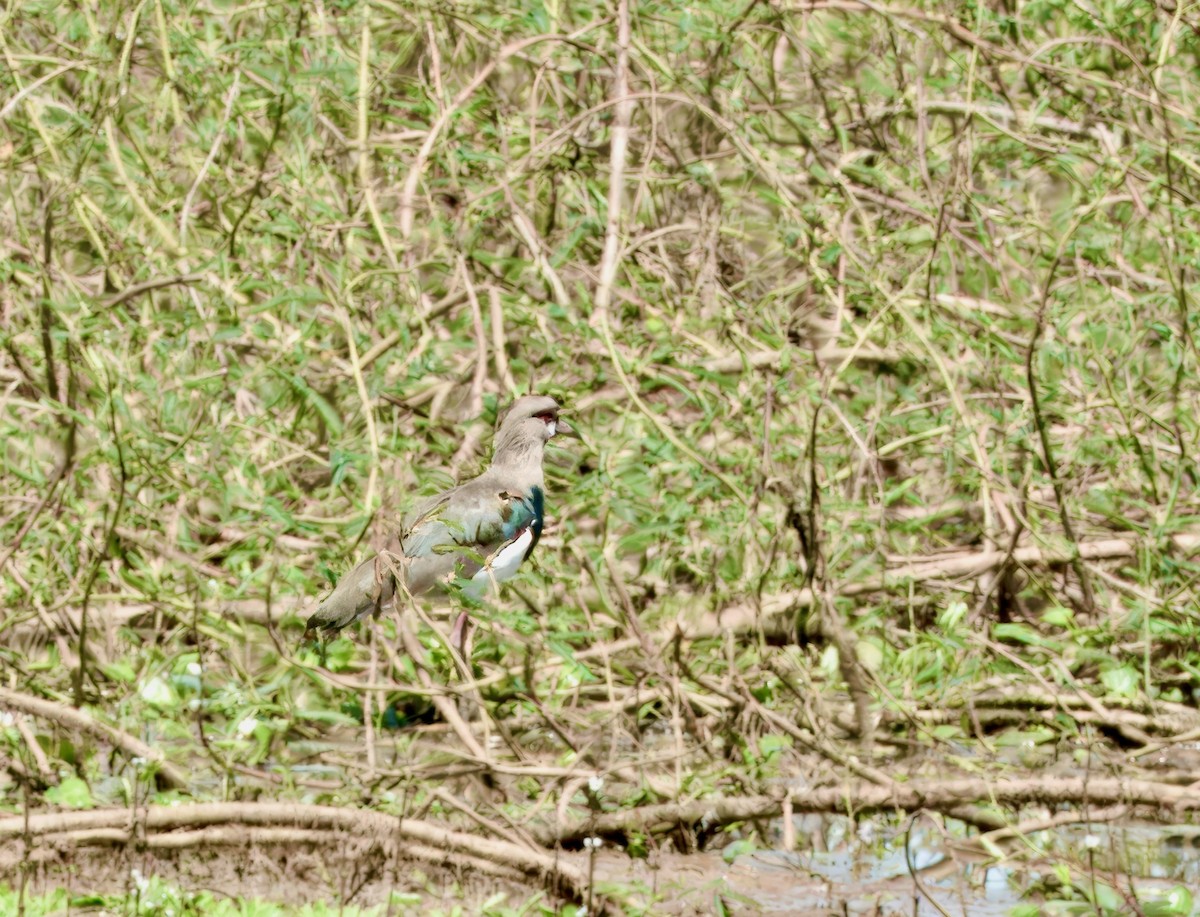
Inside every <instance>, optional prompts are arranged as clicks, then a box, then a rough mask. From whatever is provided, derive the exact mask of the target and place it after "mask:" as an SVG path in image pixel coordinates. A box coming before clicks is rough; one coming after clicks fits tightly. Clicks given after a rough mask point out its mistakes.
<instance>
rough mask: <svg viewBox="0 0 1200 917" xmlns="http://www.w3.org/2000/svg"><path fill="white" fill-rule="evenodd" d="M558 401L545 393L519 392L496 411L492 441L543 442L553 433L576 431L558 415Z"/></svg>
mask: <svg viewBox="0 0 1200 917" xmlns="http://www.w3.org/2000/svg"><path fill="white" fill-rule="evenodd" d="M559 410H560V408H559V404H558V402H557V401H555V400H554V399H553V398H550V397H548V396H546V395H523V396H522V397H520V398H518V399H517V400H516V401H514V402H513V403H512V404H511V405H509V407H508V409H507V410H506V411H504V412H503V413H502V414H501V415H500V429H499V431H498V432H497V434H496V441H497V443H500V442H502V441H504V442H511V441H522V440H523V441H526V442H529V441H534V442H543V443H544V442H547V441H548V440H550V439H551V438H552V437H554V436H571V437H574V438H575V439H578V438H579V434H578V433H577V432H576V431H575V430H574V428H573V427H571V426H570V425H569V424H568V423H567V422H566V421H565V420H563V419H562V418H561V417H560V416H559Z"/></svg>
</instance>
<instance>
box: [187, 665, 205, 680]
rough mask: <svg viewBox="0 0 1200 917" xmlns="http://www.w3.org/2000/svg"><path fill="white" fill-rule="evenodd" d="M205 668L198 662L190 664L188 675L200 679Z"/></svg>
mask: <svg viewBox="0 0 1200 917" xmlns="http://www.w3.org/2000/svg"><path fill="white" fill-rule="evenodd" d="M203 672H204V668H203V667H202V666H201V665H200V663H198V662H189V663H188V664H187V673H188V674H189V675H193V676H195V677H196V678H199V677H200V675H201V674H203Z"/></svg>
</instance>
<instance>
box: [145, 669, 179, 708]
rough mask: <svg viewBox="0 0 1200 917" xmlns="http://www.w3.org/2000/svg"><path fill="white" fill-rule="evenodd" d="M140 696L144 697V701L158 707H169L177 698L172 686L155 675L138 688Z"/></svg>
mask: <svg viewBox="0 0 1200 917" xmlns="http://www.w3.org/2000/svg"><path fill="white" fill-rule="evenodd" d="M138 694H140V695H142V700H144V701H146V703H148V704H154V705H155V706H156V707H166V706H169V705H170V703H171V701H172V700H174V698H175V692H174V691H172V690H171V686H170V685H169V684H167V683H166V682H165V681H163V680H162V678H160V677H159V676H157V675H155V676H154V677H153V678H150V679H148V680H146V681H144V682H142V685H141V687H140V688H138Z"/></svg>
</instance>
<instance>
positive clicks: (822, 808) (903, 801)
mask: <svg viewBox="0 0 1200 917" xmlns="http://www.w3.org/2000/svg"><path fill="white" fill-rule="evenodd" d="M784 798H785V797H783V796H782V795H781V796H738V797H724V798H720V799H695V800H691V801H690V802H682V803H663V804H661V805H652V806H642V807H641V808H637V809H630V810H626V811H620V812H605V813H600V814H596V815H592V816H589V817H586V818H579V819H576V820H575V821H573V822H569V823H567V824H564V825H562V826H545V827H543V828H540V829H537V830H535V831H534V832H533V833H534V836H535V837H537V838H538V840H539V841H541V842H542V843H543V844H546V845H549V844H552V843H556V842H557V843H570V842H578V841H581V840H582V839H583V838H586V837H592V836H599V837H615V838H625V837H628V836H629V835H631V834H633V833H635V832H637V833H645V834H663V833H667V832H670V831H674V830H676V829H678V828H695V827H701V828H704V829H712V828H716V827H719V826H722V825H728V824H732V823H734V822H740V821H747V820H750V819H756V818H776V817H778V816H780V815H781V814H782V812H783V803H784ZM789 798H790V801H791V807H792V811H793V812H826V813H834V814H843V815H844V814H847V813H851V814H855V815H860V814H864V813H867V812H873V811H881V810H900V811H906V812H915V811H917V810H919V809H930V810H933V811H937V812H945V813H947V814H949V813H950V812H951V810H953V809H956V808H958V807H960V806H963V805H964V804H968V803H977V802H990V803H991V804H993V805H1000V806H1010V807H1016V806H1023V805H1038V806H1047V807H1055V806H1083V805H1089V806H1090V805H1096V806H1114V805H1130V806H1147V807H1150V808H1155V809H1164V810H1167V811H1169V812H1171V813H1172V817H1178V816H1179V814H1181V813H1183V812H1188V811H1196V810H1200V793H1197V792H1196V791H1195V790H1194V789H1192V788H1190V787H1180V786H1171V785H1168V784H1165V783H1158V782H1155V781H1149V780H1118V779H1113V778H1103V779H1096V778H1081V777H1045V778H1040V779H1039V778H1030V779H1026V780H996V781H990V780H985V779H982V778H973V777H960V778H956V779H953V780H914V781H911V782H909V783H898V782H892V783H890V784H888V785H886V786H880V785H876V784H871V783H865V782H856V783H846V784H844V785H842V786H825V787H817V788H814V789H810V790H803V791H799V790H797V791H793V792H792V793H791V795H790V797H789ZM2 824H3V823H0V826H2Z"/></svg>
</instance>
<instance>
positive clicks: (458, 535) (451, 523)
mask: <svg viewBox="0 0 1200 917" xmlns="http://www.w3.org/2000/svg"><path fill="white" fill-rule="evenodd" d="M543 507H544V498H543V496H542V491H541V488H538V487H534V488H533V489H532V491H531V492H530V493H513V492H510V491H509V490H506V489H505V488H504V487H503V486H502V485H500V484H499V483H498V482H496V481H493V480H490V479H488V477H487V476H486V475H485V476H484V477H481V478H477V479H476V480H474V481H471V482H470V483H468V484H464V485H463V486H461V487H457V488H455V489H454V490H452V491H450V492H449V493H446V494H443V495H441V497H439V498H437V499H434V500H431V501H429V502H428V503H426V504H425V505H424V506H422V507H420V508H419V509H418V511H417V512H416V513H414V514H413V516H412V517H411V518H410V519H409V521H408V523H407V525H406V526H405V531H404V533H403V535H402V536H401V538H400V545H401V550H402V551H403V553H404V556H405V557H406V558H409V559H410V560H411V561H416V560H418V559H419V558H426V557H431V556H433V557H438V556H445V555H447V554H452V555H455V556H458V557H460V558H461V559H462V561H463V562H464V566H465V567H466V568H467V569H466V570H465V571H464V572H466V573H468V574H470V573H473V572H474V571H475V570H478V569H479V567H480V566H482V565H483V564H484V563H486V562H487V559H488V558H489V557H491V556H492V555H493V554H494V553H495V552H496V551H497V550H499V549H501V548H503V547H504V546H505V545H506V544H507V543H508V542H510V541H512V540H513V539H514V538H516V537H518V536H519V535H521V534H523V533H524V532H525V530H526V529H530V528H532V529H533V530H534V535H535V538H536V536H537V535H540V534H541V531H542V518H543ZM472 561H473V562H474V563H473V564H472V563H471V562H472ZM472 567H473V569H472Z"/></svg>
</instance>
